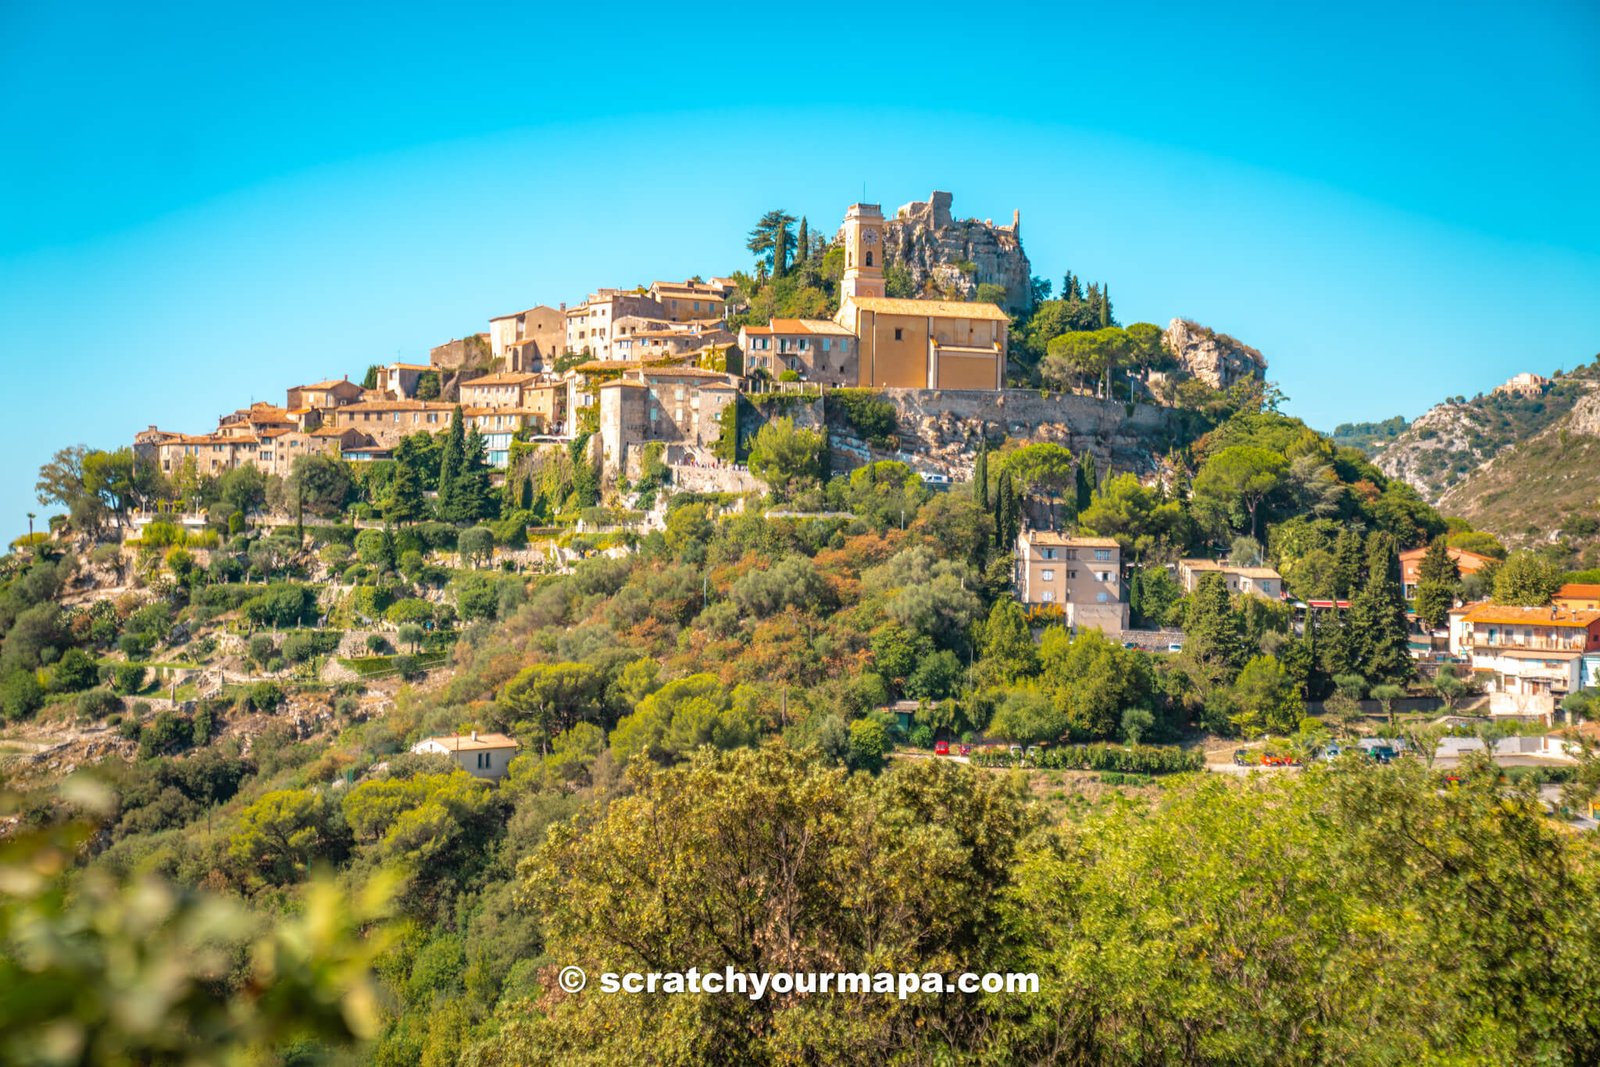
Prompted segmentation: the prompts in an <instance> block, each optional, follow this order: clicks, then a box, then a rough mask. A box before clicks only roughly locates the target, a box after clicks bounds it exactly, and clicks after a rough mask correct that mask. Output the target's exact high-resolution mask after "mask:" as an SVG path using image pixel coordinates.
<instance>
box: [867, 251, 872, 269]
mask: <svg viewBox="0 0 1600 1067" xmlns="http://www.w3.org/2000/svg"><path fill="white" fill-rule="evenodd" d="M867 266H869V267H870V266H872V253H871V252H868V253H867Z"/></svg>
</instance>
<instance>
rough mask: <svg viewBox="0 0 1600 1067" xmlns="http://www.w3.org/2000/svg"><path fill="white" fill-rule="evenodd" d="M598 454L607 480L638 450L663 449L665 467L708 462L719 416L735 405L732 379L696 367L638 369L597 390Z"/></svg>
mask: <svg viewBox="0 0 1600 1067" xmlns="http://www.w3.org/2000/svg"><path fill="white" fill-rule="evenodd" d="M598 391H599V396H600V452H601V461H602V464H603V466H604V470H605V473H606V476H607V477H608V478H615V477H616V476H617V474H618V473H619V472H623V471H626V470H627V469H628V464H629V462H630V459H631V458H633V457H634V456H635V455H636V454H637V452H638V450H639V449H640V448H641V447H642V446H644V445H646V444H648V443H650V442H652V441H660V442H662V443H663V444H665V445H667V446H668V462H675V461H676V460H677V459H679V458H688V457H695V458H700V459H709V457H710V453H711V449H712V447H713V446H714V445H715V444H716V442H717V440H718V438H719V437H720V436H721V435H722V422H721V419H722V414H723V412H724V410H725V409H727V408H728V407H729V406H730V405H732V404H734V403H736V402H737V400H738V397H739V388H738V385H737V384H736V382H735V379H734V377H733V376H732V375H729V374H723V373H719V372H717V371H710V370H702V369H701V368H699V367H640V368H637V369H632V370H628V371H625V372H623V374H622V375H621V377H619V378H616V379H614V380H612V381H609V382H606V383H605V384H603V385H601V386H600V387H599V390H598Z"/></svg>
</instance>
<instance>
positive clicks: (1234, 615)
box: [1184, 571, 1245, 678]
mask: <svg viewBox="0 0 1600 1067" xmlns="http://www.w3.org/2000/svg"><path fill="white" fill-rule="evenodd" d="M1184 647H1185V649H1186V650H1187V651H1189V652H1190V653H1191V654H1193V655H1194V657H1195V658H1196V659H1198V660H1199V661H1200V662H1202V663H1209V664H1212V665H1214V666H1219V667H1222V668H1224V669H1225V670H1226V672H1227V675H1228V677H1229V678H1231V677H1232V676H1233V675H1234V674H1235V673H1237V671H1238V670H1239V668H1240V667H1242V666H1244V661H1245V644H1244V617H1243V616H1242V615H1240V614H1239V612H1237V611H1235V610H1234V607H1233V603H1232V601H1231V600H1230V599H1229V597H1228V587H1227V585H1226V584H1225V583H1224V582H1223V580H1222V575H1220V574H1218V573H1216V572H1215V571H1213V572H1211V573H1209V574H1207V575H1205V576H1204V577H1202V578H1201V579H1200V584H1199V585H1197V586H1195V590H1194V597H1193V599H1192V600H1191V601H1190V602H1189V612H1188V618H1187V619H1186V620H1185V625H1184Z"/></svg>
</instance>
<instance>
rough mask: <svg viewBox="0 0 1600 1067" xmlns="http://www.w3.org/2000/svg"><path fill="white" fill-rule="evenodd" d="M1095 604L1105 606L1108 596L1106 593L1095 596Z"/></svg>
mask: <svg viewBox="0 0 1600 1067" xmlns="http://www.w3.org/2000/svg"><path fill="white" fill-rule="evenodd" d="M1094 602H1095V603H1096V604H1104V603H1105V602H1106V595H1105V594H1104V593H1096V594H1095V595H1094Z"/></svg>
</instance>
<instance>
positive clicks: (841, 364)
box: [739, 319, 860, 386]
mask: <svg viewBox="0 0 1600 1067" xmlns="http://www.w3.org/2000/svg"><path fill="white" fill-rule="evenodd" d="M739 351H740V352H741V353H743V355H744V373H746V374H751V373H753V372H755V371H766V372H767V373H768V374H770V375H772V377H774V378H777V377H779V376H781V375H782V374H783V372H784V371H786V370H787V371H794V372H795V373H796V374H798V375H800V378H801V380H802V381H807V382H819V383H821V384H823V385H832V386H851V385H855V384H856V383H857V382H858V381H859V380H860V368H859V366H858V365H857V360H856V338H855V334H853V333H851V332H850V331H849V330H848V329H846V328H845V327H843V326H841V325H839V324H838V323H837V322H830V321H829V320H827V319H773V320H772V321H771V322H769V323H768V324H767V325H765V326H741V327H739Z"/></svg>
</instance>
